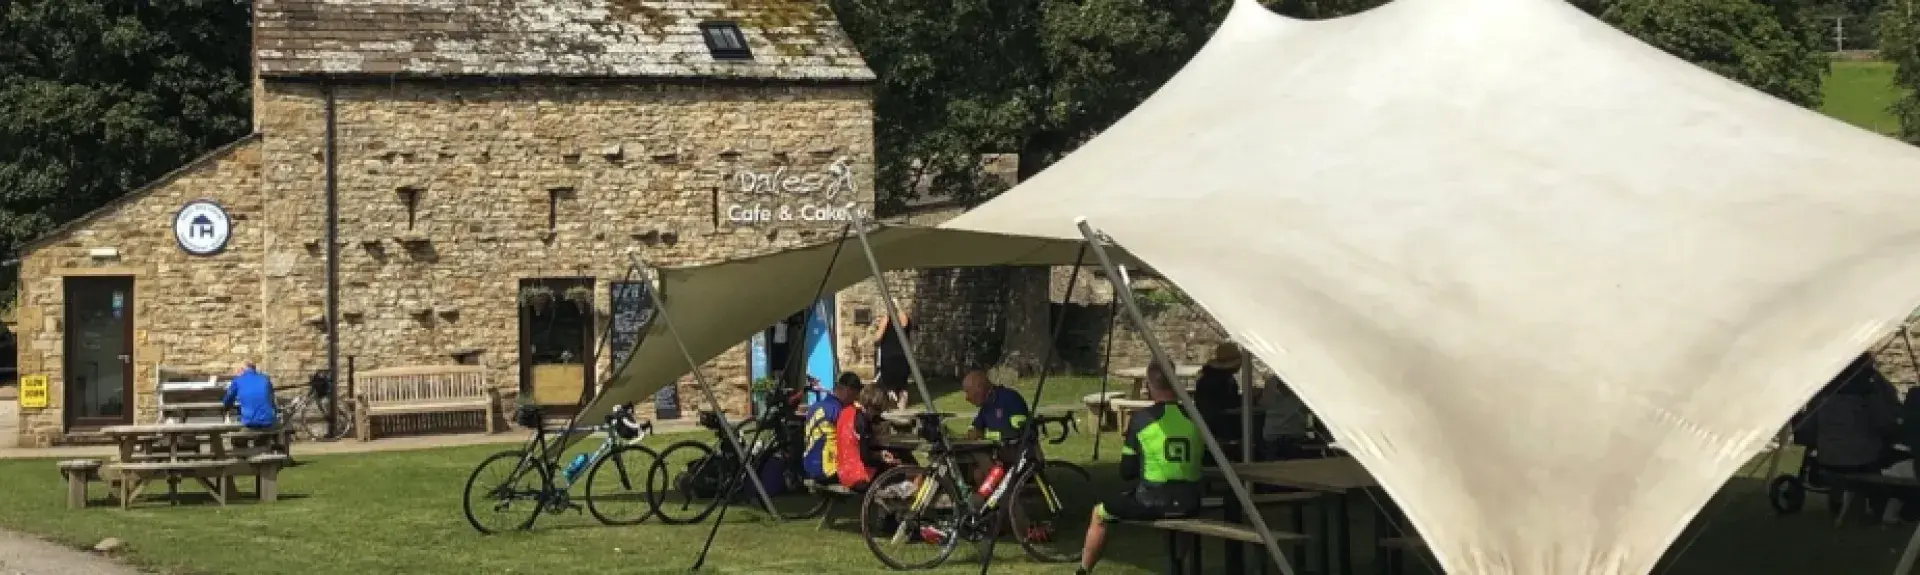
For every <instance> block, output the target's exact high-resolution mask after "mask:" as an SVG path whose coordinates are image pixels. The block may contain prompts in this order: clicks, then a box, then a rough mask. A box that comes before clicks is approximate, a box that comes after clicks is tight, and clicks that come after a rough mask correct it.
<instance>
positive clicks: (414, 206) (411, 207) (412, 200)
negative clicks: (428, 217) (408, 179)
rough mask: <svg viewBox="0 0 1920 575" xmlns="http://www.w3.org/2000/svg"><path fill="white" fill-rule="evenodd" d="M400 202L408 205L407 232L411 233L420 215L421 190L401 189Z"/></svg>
mask: <svg viewBox="0 0 1920 575" xmlns="http://www.w3.org/2000/svg"><path fill="white" fill-rule="evenodd" d="M400 201H401V202H402V203H405V204H406V205H407V231H409V232H411V231H413V224H414V221H415V219H416V218H418V217H419V215H420V188H415V187H411V186H406V187H402V188H400Z"/></svg>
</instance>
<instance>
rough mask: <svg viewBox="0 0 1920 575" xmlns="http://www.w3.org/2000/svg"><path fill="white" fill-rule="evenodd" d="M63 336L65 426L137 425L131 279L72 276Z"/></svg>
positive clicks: (62, 375) (67, 285)
mask: <svg viewBox="0 0 1920 575" xmlns="http://www.w3.org/2000/svg"><path fill="white" fill-rule="evenodd" d="M64 283H65V285H64V286H63V287H64V288H65V297H66V306H65V307H66V313H65V320H66V321H64V322H63V324H64V325H62V326H61V327H62V328H63V330H64V331H63V332H62V333H61V340H62V341H63V342H64V346H63V347H64V350H63V351H64V352H65V353H64V354H63V355H64V358H63V360H62V365H61V382H62V384H63V385H62V386H61V387H62V394H61V400H62V401H63V403H62V404H61V406H62V409H61V412H62V414H63V416H64V419H65V423H66V428H67V429H68V430H69V431H72V430H93V429H98V428H100V427H104V426H108V425H122V424H128V423H133V406H132V403H133V376H134V373H133V309H134V308H133V278H132V277H129V276H88V277H69V278H66V281H65V282H64Z"/></svg>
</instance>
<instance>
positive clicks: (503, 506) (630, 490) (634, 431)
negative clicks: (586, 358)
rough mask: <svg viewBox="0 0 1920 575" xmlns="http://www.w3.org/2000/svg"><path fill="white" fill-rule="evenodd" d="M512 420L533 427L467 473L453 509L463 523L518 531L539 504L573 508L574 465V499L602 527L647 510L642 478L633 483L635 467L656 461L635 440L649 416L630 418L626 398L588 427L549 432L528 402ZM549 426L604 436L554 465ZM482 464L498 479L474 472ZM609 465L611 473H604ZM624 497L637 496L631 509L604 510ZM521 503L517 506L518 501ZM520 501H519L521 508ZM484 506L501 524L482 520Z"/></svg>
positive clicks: (552, 509) (650, 510)
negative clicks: (579, 485)
mask: <svg viewBox="0 0 1920 575" xmlns="http://www.w3.org/2000/svg"><path fill="white" fill-rule="evenodd" d="M514 421H515V423H518V424H519V425H520V426H522V427H530V428H532V429H533V438H532V439H530V440H528V445H527V446H525V447H522V448H521V449H518V450H513V451H502V452H499V453H495V454H493V455H490V456H487V458H486V459H484V460H482V461H481V462H480V465H479V466H476V467H474V469H473V473H472V474H471V475H468V476H467V485H466V490H465V497H464V498H463V500H462V502H461V510H462V511H463V512H465V513H466V516H467V524H468V525H472V526H473V528H474V529H475V530H477V531H479V532H480V533H481V534H484V535H491V534H494V533H499V532H501V531H506V530H525V529H528V528H530V527H532V526H533V522H534V520H535V519H537V518H539V516H540V512H541V511H543V510H544V511H546V512H547V513H562V512H565V511H569V510H571V511H574V512H576V513H578V512H580V511H581V506H580V504H578V503H574V502H573V497H572V493H571V489H572V487H573V485H574V483H575V479H577V478H578V477H579V475H580V473H581V472H582V471H584V472H586V494H585V495H584V496H583V497H582V498H583V499H584V500H585V501H586V510H587V511H589V512H591V513H592V514H593V518H594V519H595V520H598V521H599V522H600V523H602V524H605V525H635V524H639V523H641V522H644V521H646V520H647V519H648V518H649V517H652V516H653V515H654V513H655V510H654V507H653V501H652V498H651V497H649V496H648V495H647V493H646V490H645V484H644V483H642V482H637V481H636V480H637V479H640V478H641V474H642V473H643V472H642V471H641V470H651V469H653V467H654V466H655V465H656V464H658V463H659V455H658V454H656V453H654V451H653V450H652V449H649V448H647V447H645V446H642V445H640V444H639V442H640V441H641V440H644V439H646V438H647V436H649V435H652V434H653V422H650V421H649V422H641V421H637V420H636V419H635V418H634V414H633V404H631V403H628V404H623V405H619V406H616V407H614V409H613V413H611V414H609V415H608V416H607V421H606V423H605V424H602V425H596V426H592V427H573V428H564V429H554V430H549V429H547V428H546V426H545V425H544V424H545V421H544V414H542V413H541V412H540V409H539V408H536V407H532V406H523V407H521V408H520V409H518V410H516V411H515V412H514ZM552 432H558V433H575V432H584V433H590V434H604V435H605V439H604V440H603V441H602V442H601V443H600V447H599V448H598V449H595V450H594V451H593V452H592V453H583V454H580V455H577V456H575V457H574V459H573V461H572V462H570V463H569V464H568V465H567V466H566V468H564V469H562V468H561V467H560V464H559V456H560V453H559V452H558V451H556V450H555V448H554V447H552V446H550V445H549V444H548V442H547V435H548V433H552ZM629 458H636V459H629ZM608 462H612V465H608ZM496 463H499V464H503V465H495V464H496ZM489 467H496V468H499V469H502V470H505V471H506V477H504V478H503V479H501V480H499V481H498V482H494V481H483V480H482V479H481V474H482V472H485V471H487V470H488V469H489ZM609 469H611V470H613V473H615V474H617V475H614V476H608V475H606V474H605V472H606V471H607V470H609ZM556 475H558V477H556ZM527 479H530V480H531V482H530V483H529V484H528V485H525V486H516V485H517V484H518V483H520V482H521V481H522V480H527ZM636 484H638V485H637V486H636ZM602 486H610V487H608V488H610V489H622V490H624V493H622V492H620V491H615V492H612V493H606V492H602V491H601V489H600V488H601V487H602ZM489 501H491V502H492V504H491V506H490V507H489V506H488V505H487V502H489ZM631 501H638V502H640V504H641V505H640V506H639V509H638V512H637V513H634V512H629V513H626V514H616V513H612V512H610V510H609V509H607V508H608V507H611V505H610V504H612V503H616V502H631ZM523 503H524V504H525V505H523V506H522V505H521V504H523ZM517 506H518V507H517ZM520 507H524V510H522V509H521V508H520ZM484 511H492V512H493V513H496V514H500V515H503V516H506V517H507V518H508V519H507V520H508V523H507V524H506V525H505V526H504V527H492V526H488V525H483V524H481V518H480V513H481V512H484ZM521 514H524V515H521Z"/></svg>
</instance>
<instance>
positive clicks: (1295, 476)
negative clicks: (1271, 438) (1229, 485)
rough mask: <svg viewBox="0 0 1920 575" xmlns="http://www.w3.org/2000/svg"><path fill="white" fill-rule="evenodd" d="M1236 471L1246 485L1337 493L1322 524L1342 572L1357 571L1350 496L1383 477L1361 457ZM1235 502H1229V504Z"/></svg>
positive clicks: (1245, 466)
mask: <svg viewBox="0 0 1920 575" xmlns="http://www.w3.org/2000/svg"><path fill="white" fill-rule="evenodd" d="M1233 471H1234V473H1235V474H1237V475H1239V476H1240V481H1241V483H1243V484H1246V485H1253V484H1265V485H1278V486H1281V487H1292V488H1295V489H1304V490H1307V491H1318V492H1322V493H1327V494H1329V495H1332V496H1333V497H1329V498H1327V499H1326V503H1327V504H1328V505H1330V508H1329V509H1327V510H1329V511H1331V512H1332V513H1325V512H1323V513H1321V514H1320V517H1321V526H1322V528H1323V529H1324V530H1325V531H1326V532H1327V533H1329V534H1330V535H1333V537H1331V538H1330V539H1332V543H1334V547H1335V552H1334V553H1335V554H1334V555H1333V556H1334V557H1338V558H1339V559H1340V561H1339V565H1340V572H1341V573H1343V574H1347V575H1351V574H1352V573H1353V524H1352V521H1351V517H1349V514H1348V503H1347V496H1348V495H1350V494H1353V493H1359V492H1365V491H1366V490H1368V489H1373V488H1377V487H1379V486H1380V482H1379V480H1376V479H1374V477H1373V474H1371V473H1367V470H1366V468H1365V467H1362V466H1361V465H1360V461H1359V460H1357V459H1354V458H1352V457H1328V458H1324V459H1294V460H1288V461H1262V462H1256V463H1238V464H1234V465H1233ZM1206 473H1207V475H1208V476H1211V477H1221V476H1223V475H1224V474H1223V473H1222V472H1221V471H1220V469H1219V468H1217V467H1214V468H1208V469H1207V470H1206ZM1229 501H1232V500H1229ZM1232 504H1233V503H1229V505H1232ZM1375 519H1376V522H1378V521H1379V520H1380V518H1379V517H1378V514H1377V513H1376V517H1375ZM1374 531H1375V536H1376V537H1378V536H1379V533H1378V531H1379V530H1378V529H1375V530H1374ZM1233 551H1237V549H1234V550H1230V551H1229V557H1228V559H1229V561H1230V562H1231V561H1232V559H1233V555H1234V553H1233ZM1328 567H1329V569H1331V567H1332V564H1331V563H1329V564H1328Z"/></svg>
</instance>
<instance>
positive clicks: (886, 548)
mask: <svg viewBox="0 0 1920 575" xmlns="http://www.w3.org/2000/svg"><path fill="white" fill-rule="evenodd" d="M933 475H934V474H933V471H932V470H931V469H929V468H925V467H916V466H907V465H903V466H900V467H895V468H893V469H889V470H886V471H884V472H881V473H880V476H879V477H875V478H873V482H872V483H871V484H870V485H869V486H868V487H867V494H866V495H865V496H864V497H861V499H860V537H861V538H862V539H865V540H866V542H867V549H868V550H869V551H872V552H873V556H874V558H876V559H879V560H880V562H881V563H884V564H886V566H887V567H890V568H893V569H897V570H915V569H929V568H933V567H937V566H939V565H940V564H941V563H944V562H946V560H947V556H949V555H952V554H953V549H954V548H955V547H958V546H959V544H960V539H961V538H960V537H958V536H957V533H956V531H957V529H956V527H957V526H958V525H959V523H960V521H959V520H960V517H961V515H962V514H964V513H965V512H966V511H965V508H964V507H963V506H964V505H965V503H964V501H965V500H963V499H961V493H960V490H959V489H957V488H955V487H954V485H953V482H952V481H951V480H948V479H947V478H945V477H935V476H933Z"/></svg>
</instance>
